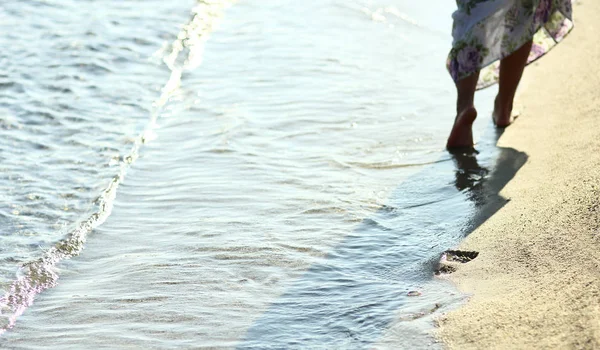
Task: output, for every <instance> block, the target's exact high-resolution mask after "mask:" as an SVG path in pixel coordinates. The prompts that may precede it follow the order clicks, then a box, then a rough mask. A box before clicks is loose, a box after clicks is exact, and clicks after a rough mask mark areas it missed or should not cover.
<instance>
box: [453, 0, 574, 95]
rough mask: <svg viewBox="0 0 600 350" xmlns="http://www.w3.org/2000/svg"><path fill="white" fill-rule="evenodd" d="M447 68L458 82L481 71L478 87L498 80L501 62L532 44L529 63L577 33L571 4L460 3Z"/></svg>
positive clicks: (530, 0) (551, 0) (554, 0)
mask: <svg viewBox="0 0 600 350" xmlns="http://www.w3.org/2000/svg"><path fill="white" fill-rule="evenodd" d="M456 3H457V5H458V9H457V10H456V12H454V14H453V15H452V18H453V19H454V25H453V28H452V36H453V37H454V41H453V44H452V50H451V51H450V54H449V55H448V61H447V67H448V71H449V72H450V75H451V76H452V78H453V79H454V80H455V81H457V80H460V79H462V78H464V77H466V76H469V75H471V74H473V73H475V72H476V71H478V70H481V73H480V75H479V82H478V85H477V87H478V88H484V87H486V86H489V85H492V84H494V83H495V82H496V81H497V80H498V68H499V63H500V62H499V60H501V59H502V58H504V57H506V56H508V55H510V54H511V53H513V52H515V51H516V50H517V49H519V48H520V47H521V46H523V45H524V44H526V43H527V42H529V41H530V40H532V39H533V46H532V48H531V52H530V54H529V59H528V63H530V62H533V61H534V60H536V59H538V58H539V57H541V56H542V55H544V54H545V53H546V52H548V51H549V50H550V49H551V48H552V47H554V46H555V45H556V44H558V43H559V42H560V41H561V40H562V39H563V38H564V37H565V35H567V34H568V33H569V32H570V31H571V29H572V28H573V22H572V0H456Z"/></svg>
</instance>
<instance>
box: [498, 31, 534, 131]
mask: <svg viewBox="0 0 600 350" xmlns="http://www.w3.org/2000/svg"><path fill="white" fill-rule="evenodd" d="M531 45H532V42H531V41H530V42H528V43H526V44H525V45H523V46H521V48H519V49H518V50H517V51H515V52H513V53H512V54H510V55H509V56H507V57H505V58H504V59H502V61H500V83H499V85H500V88H499V90H498V95H497V96H496V101H495V106H494V113H493V115H492V117H493V118H494V123H496V126H498V127H506V126H508V125H510V123H511V112H512V108H513V100H514V98H515V92H516V91H517V86H519V82H520V81H521V76H522V75H523V69H524V68H525V64H526V63H527V57H529V52H530V51H531Z"/></svg>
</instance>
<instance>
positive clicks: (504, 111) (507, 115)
mask: <svg viewBox="0 0 600 350" xmlns="http://www.w3.org/2000/svg"><path fill="white" fill-rule="evenodd" d="M511 113H512V105H510V106H506V105H505V106H502V105H501V103H500V102H498V97H496V100H495V101H494V112H493V113H492V119H493V120H494V125H496V127H498V128H506V127H507V126H509V125H510V124H511V123H512V122H513V118H512V114H511Z"/></svg>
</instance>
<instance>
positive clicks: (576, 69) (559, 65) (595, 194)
mask: <svg viewBox="0 0 600 350" xmlns="http://www.w3.org/2000/svg"><path fill="white" fill-rule="evenodd" d="M574 16H575V28H574V30H573V31H572V32H571V33H570V34H569V36H568V37H567V38H565V40H564V41H563V42H562V43H561V44H560V45H557V46H556V47H555V48H554V49H553V50H552V52H550V53H549V54H548V55H546V56H545V57H544V58H542V59H541V60H539V61H537V62H535V63H533V64H531V65H529V66H528V67H527V68H526V70H525V74H524V77H523V82H522V84H521V88H520V92H519V94H518V97H517V101H516V104H517V105H516V109H519V110H520V111H521V117H520V118H518V119H517V120H516V122H515V124H514V125H512V126H510V127H509V128H507V129H506V131H505V132H504V133H503V135H502V136H501V138H500V140H499V142H498V147H511V148H514V149H516V150H517V151H519V152H524V153H526V154H527V156H528V160H527V162H526V163H525V165H524V166H523V167H522V168H521V169H520V170H519V172H518V173H517V174H516V176H515V177H514V179H513V180H512V181H511V182H509V183H508V184H507V185H506V186H505V187H504V188H503V190H502V191H501V192H500V195H502V196H503V197H504V198H507V199H510V202H508V203H507V204H506V205H505V206H504V207H503V208H502V209H501V210H500V211H498V212H497V213H496V214H495V215H494V216H493V217H491V218H489V219H488V220H487V221H486V222H485V223H483V224H482V225H481V226H480V227H479V228H478V229H477V230H475V231H474V232H473V233H472V234H471V235H470V236H468V237H467V238H466V239H465V240H464V241H463V242H462V243H461V244H460V245H459V247H458V248H457V249H460V250H467V251H476V252H479V255H478V257H477V258H476V259H474V260H472V261H470V262H468V263H465V264H460V266H458V269H457V271H455V272H454V273H452V274H451V275H449V276H448V278H449V279H450V280H451V281H452V282H454V283H455V284H456V286H457V287H458V289H459V290H460V291H461V292H464V293H467V294H468V295H471V297H470V298H469V301H468V302H467V303H466V304H464V305H463V306H461V307H460V308H459V309H457V310H453V311H450V312H448V313H447V314H444V315H442V316H441V317H439V318H438V320H437V323H438V326H439V328H438V330H437V335H438V338H439V339H440V340H441V341H443V342H444V343H445V345H446V346H447V347H448V348H450V349H455V348H461V349H464V348H474V349H481V348H511V349H512V348H564V347H575V348H596V347H600V250H599V249H598V248H600V233H599V232H600V230H599V228H600V207H599V202H600V201H599V199H598V198H599V197H600V152H599V151H600V97H599V96H598V93H597V90H598V88H599V87H600V68H599V67H598V65H599V63H598V62H600V46H598V45H597V44H596V32H595V25H596V23H597V22H598V20H599V19H600V4H598V3H593V2H585V3H581V2H578V3H575V4H574ZM492 88H493V87H492Z"/></svg>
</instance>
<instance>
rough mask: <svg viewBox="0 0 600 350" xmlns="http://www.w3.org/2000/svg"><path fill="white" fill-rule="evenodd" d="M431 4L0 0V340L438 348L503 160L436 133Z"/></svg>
mask: <svg viewBox="0 0 600 350" xmlns="http://www.w3.org/2000/svg"><path fill="white" fill-rule="evenodd" d="M452 11H453V4H452V3H450V2H448V3H447V4H445V3H440V2H437V1H433V0H427V1H421V2H415V1H408V0H388V1H383V0H377V1H364V0H350V1H348V0H344V1H342V0H319V1H305V2H298V1H290V0H265V1H238V2H235V3H234V2H230V1H225V0H212V1H208V0H206V1H188V0H186V1H157V0H145V1H134V0H120V1H117V0H109V1H92V0H78V1H74V0H61V1H54V2H50V1H43V0H37V1H33V0H19V1H16V0H8V1H4V2H3V4H2V5H0V28H1V29H2V33H3V35H2V36H1V37H0V45H1V46H2V48H3V49H2V51H0V169H1V171H0V198H1V199H2V201H1V204H0V220H1V222H2V226H1V227H0V236H1V237H0V239H1V240H0V291H1V293H2V294H1V295H3V297H1V298H0V312H1V313H0V332H2V333H3V334H2V335H0V347H5V348H16V349H37V348H39V349H46V348H57V349H58V348H60V349H68V348H73V349H77V348H91V347H97V348H115V347H118V348H132V349H137V348H140V349H142V348H143V349H148V348H160V349H167V348H178V347H185V348H201V347H205V348H238V349H291V348H324V349H331V348H348V349H357V348H365V349H366V348H369V349H372V348H381V349H385V348H389V349H398V348H403V347H404V348H431V347H437V346H438V345H437V344H436V343H435V342H434V340H433V338H432V336H431V332H432V329H433V321H432V320H433V318H434V317H435V316H438V315H440V314H441V313H442V312H444V311H447V310H448V309H450V308H452V307H455V306H456V305H457V303H459V302H460V301H461V300H463V296H461V295H459V294H457V293H456V291H455V290H454V289H453V288H452V286H451V285H449V284H448V283H447V282H445V281H444V280H443V279H439V278H434V277H433V271H434V269H435V265H436V262H437V260H438V259H439V257H440V254H441V253H442V252H443V251H444V250H446V249H448V248H450V247H452V246H455V245H456V244H457V243H458V242H459V241H460V239H461V238H462V237H464V235H465V234H467V233H468V232H469V230H470V229H472V227H473V226H474V225H475V224H476V221H477V212H478V208H480V207H481V206H482V205H487V204H486V203H488V202H489V200H488V199H489V198H488V199H486V198H487V197H485V196H484V197H485V198H483V197H481V196H480V195H479V193H480V190H481V188H480V187H481V186H479V187H478V184H479V183H481V182H482V181H483V180H484V179H486V178H487V177H489V174H491V173H492V172H493V168H494V165H495V164H496V163H497V162H500V161H501V160H502V159H503V158H502V157H503V154H504V153H503V151H502V150H499V149H496V148H495V147H494V146H493V144H494V142H493V140H492V138H493V137H491V136H490V135H489V133H488V134H487V135H488V136H487V139H486V136H484V140H487V141H482V145H481V146H480V151H481V153H480V154H479V155H478V156H477V157H476V158H475V157H466V158H464V157H463V158H454V157H452V156H451V155H449V154H448V153H447V152H445V151H444V149H443V146H444V143H445V138H446V136H447V132H448V130H449V127H450V125H451V122H452V118H453V115H452V111H453V110H454V108H453V99H454V88H453V85H452V82H451V80H450V78H449V77H448V75H447V73H446V72H445V68H444V62H445V56H446V54H447V51H448V49H449V45H450V34H449V32H450V26H451V22H450V14H451V13H452ZM492 94H493V91H489V92H488V91H486V92H484V93H483V94H482V95H481V96H479V97H478V98H479V101H482V102H488V103H487V104H488V105H491V104H490V103H489V102H490V101H491V96H492ZM482 111H483V112H482V113H481V114H482V115H484V116H485V115H488V114H489V110H486V109H482ZM488 126H489V120H487V119H486V118H481V120H480V121H478V122H477V124H476V133H477V134H478V135H483V134H484V131H485V130H486V128H487V127H488ZM488 197H489V196H488ZM482 198H483V199H482ZM409 291H419V292H420V293H422V294H421V296H418V297H408V296H407V293H408V292H409Z"/></svg>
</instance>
